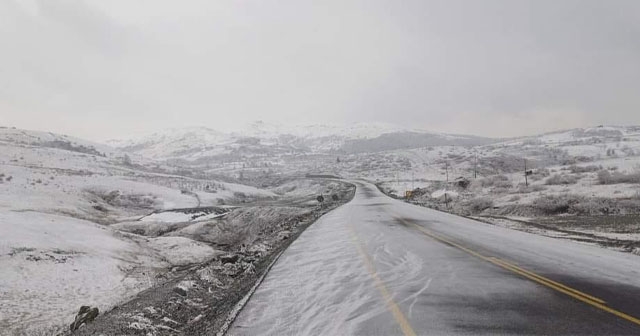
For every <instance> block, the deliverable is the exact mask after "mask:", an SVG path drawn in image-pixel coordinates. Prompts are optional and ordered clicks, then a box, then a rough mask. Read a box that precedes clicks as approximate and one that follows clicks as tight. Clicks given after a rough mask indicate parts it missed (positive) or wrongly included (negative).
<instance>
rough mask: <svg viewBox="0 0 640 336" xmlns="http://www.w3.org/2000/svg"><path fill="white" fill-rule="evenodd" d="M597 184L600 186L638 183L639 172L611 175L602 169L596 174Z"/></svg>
mask: <svg viewBox="0 0 640 336" xmlns="http://www.w3.org/2000/svg"><path fill="white" fill-rule="evenodd" d="M598 182H599V183H600V184H618V183H640V172H633V173H622V172H616V171H614V172H613V173H611V172H609V171H608V170H604V169H603V170H600V171H599V172H598Z"/></svg>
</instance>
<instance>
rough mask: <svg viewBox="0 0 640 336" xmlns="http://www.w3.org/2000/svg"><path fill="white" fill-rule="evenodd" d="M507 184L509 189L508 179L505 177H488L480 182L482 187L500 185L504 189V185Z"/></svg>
mask: <svg viewBox="0 0 640 336" xmlns="http://www.w3.org/2000/svg"><path fill="white" fill-rule="evenodd" d="M506 183H508V184H509V187H511V183H510V182H509V178H508V177H507V176H506V175H493V176H489V177H486V178H483V179H482V180H480V184H481V185H482V186H483V187H491V186H494V185H497V184H498V185H499V184H502V186H503V187H504V185H505V184H506Z"/></svg>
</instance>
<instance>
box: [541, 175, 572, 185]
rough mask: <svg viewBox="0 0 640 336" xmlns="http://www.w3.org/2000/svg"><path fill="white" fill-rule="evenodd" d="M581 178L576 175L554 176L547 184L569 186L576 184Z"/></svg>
mask: <svg viewBox="0 0 640 336" xmlns="http://www.w3.org/2000/svg"><path fill="white" fill-rule="evenodd" d="M579 179H580V177H578V176H574V175H567V174H562V175H557V174H556V175H553V176H551V177H550V178H548V179H547V181H546V182H545V184H547V185H568V184H576V182H578V180H579Z"/></svg>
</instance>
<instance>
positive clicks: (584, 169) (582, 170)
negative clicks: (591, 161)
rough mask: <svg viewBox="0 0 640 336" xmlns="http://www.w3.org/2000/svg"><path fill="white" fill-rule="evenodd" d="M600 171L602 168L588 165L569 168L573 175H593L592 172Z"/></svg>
mask: <svg viewBox="0 0 640 336" xmlns="http://www.w3.org/2000/svg"><path fill="white" fill-rule="evenodd" d="M600 169H602V166H596V165H588V166H576V165H572V166H569V171H571V172H572V173H574V174H579V173H593V172H596V171H598V170H600Z"/></svg>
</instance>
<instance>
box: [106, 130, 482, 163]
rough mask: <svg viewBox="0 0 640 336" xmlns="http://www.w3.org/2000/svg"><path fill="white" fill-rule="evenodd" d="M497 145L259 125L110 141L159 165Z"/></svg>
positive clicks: (421, 134) (402, 133) (416, 133)
mask: <svg viewBox="0 0 640 336" xmlns="http://www.w3.org/2000/svg"><path fill="white" fill-rule="evenodd" d="M493 142H495V140H493V139H489V138H483V137H476V136H464V135H448V134H440V133H433V132H428V131H425V130H411V129H404V128H400V127H396V126H393V125H388V124H381V123H360V124H354V125H349V126H329V125H310V126H298V127H290V126H283V125H275V124H268V123H265V122H261V121H258V122H254V123H252V124H250V125H248V126H247V127H246V128H245V129H244V130H242V131H236V132H221V131H217V130H213V129H210V128H206V127H192V128H182V129H170V130H166V131H163V132H160V133H155V134H152V135H150V136H147V137H143V138H141V139H132V140H126V141H111V142H110V144H111V145H113V146H115V147H118V148H120V149H122V150H124V151H127V152H130V153H136V154H140V155H144V156H147V157H151V158H156V159H182V160H188V161H194V160H199V161H202V160H206V159H214V158H218V159H224V158H228V157H238V156H252V155H265V154H269V155H274V154H303V153H304V154H315V153H366V152H380V151H385V150H394V149H408V148H419V147H425V146H442V145H482V144H488V143H493Z"/></svg>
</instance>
